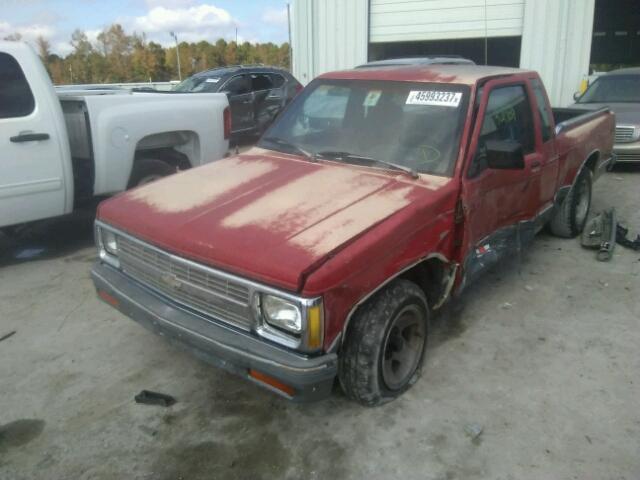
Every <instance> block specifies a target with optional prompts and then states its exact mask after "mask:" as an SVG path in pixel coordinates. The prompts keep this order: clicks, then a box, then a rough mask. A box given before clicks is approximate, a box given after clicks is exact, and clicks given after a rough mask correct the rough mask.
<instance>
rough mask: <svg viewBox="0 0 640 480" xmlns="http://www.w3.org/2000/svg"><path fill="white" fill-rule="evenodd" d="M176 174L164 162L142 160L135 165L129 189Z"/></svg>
mask: <svg viewBox="0 0 640 480" xmlns="http://www.w3.org/2000/svg"><path fill="white" fill-rule="evenodd" d="M172 173H176V169H175V168H174V167H172V166H171V165H169V164H168V163H166V162H163V161H162V160H156V159H154V158H141V159H138V160H136V161H135V163H134V164H133V170H132V171H131V178H130V179H129V185H128V186H127V188H133V187H138V186H140V185H145V184H147V183H151V182H155V181H156V180H158V179H160V178H162V177H166V176H167V175H171V174H172Z"/></svg>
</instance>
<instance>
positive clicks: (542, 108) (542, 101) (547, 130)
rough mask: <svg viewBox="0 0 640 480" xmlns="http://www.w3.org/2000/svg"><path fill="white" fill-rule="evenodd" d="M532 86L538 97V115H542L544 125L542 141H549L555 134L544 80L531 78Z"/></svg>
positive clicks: (541, 120)
mask: <svg viewBox="0 0 640 480" xmlns="http://www.w3.org/2000/svg"><path fill="white" fill-rule="evenodd" d="M531 86H532V87H533V93H534V95H535V97H536V106H537V107H538V115H539V116H540V125H541V126H542V141H543V142H544V143H547V142H548V141H549V140H551V137H552V136H553V131H552V127H551V125H552V123H551V115H550V114H549V110H548V108H547V99H546V97H545V95H544V89H543V87H542V82H540V80H538V79H535V80H531Z"/></svg>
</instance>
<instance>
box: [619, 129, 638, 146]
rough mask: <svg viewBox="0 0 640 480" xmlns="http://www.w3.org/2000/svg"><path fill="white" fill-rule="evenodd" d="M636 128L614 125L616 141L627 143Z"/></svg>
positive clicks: (632, 137) (632, 138)
mask: <svg viewBox="0 0 640 480" xmlns="http://www.w3.org/2000/svg"><path fill="white" fill-rule="evenodd" d="M635 133H636V129H635V128H634V127H616V143H628V142H632V141H633V140H634V137H635Z"/></svg>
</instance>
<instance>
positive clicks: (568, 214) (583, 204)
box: [549, 168, 593, 238]
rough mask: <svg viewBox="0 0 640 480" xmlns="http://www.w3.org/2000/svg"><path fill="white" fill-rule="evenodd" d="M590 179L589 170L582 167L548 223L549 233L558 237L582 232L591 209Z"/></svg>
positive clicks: (591, 176)
mask: <svg viewBox="0 0 640 480" xmlns="http://www.w3.org/2000/svg"><path fill="white" fill-rule="evenodd" d="M592 179H593V174H592V173H591V170H589V169H588V168H583V169H582V171H581V172H580V173H579V174H578V178H576V181H575V184H574V185H573V187H571V190H570V191H569V193H568V194H567V196H566V197H565V199H564V200H563V201H562V203H561V204H560V206H559V207H558V210H557V211H556V213H555V214H554V216H553V218H552V219H551V222H550V223H549V229H550V230H551V233H553V234H554V235H556V236H558V237H563V238H573V237H575V236H576V235H579V234H580V232H582V230H583V229H584V226H585V224H586V223H587V217H588V216H589V210H590V209H591V187H592V182H593V180H592Z"/></svg>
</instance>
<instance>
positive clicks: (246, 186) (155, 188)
mask: <svg viewBox="0 0 640 480" xmlns="http://www.w3.org/2000/svg"><path fill="white" fill-rule="evenodd" d="M449 181H450V179H448V178H443V177H435V176H429V175H421V176H420V178H419V179H416V180H413V179H411V178H409V177H408V176H406V175H397V174H396V173H395V172H393V173H391V172H389V171H382V170H377V169H373V168H366V167H355V166H351V165H346V164H340V163H336V162H318V163H313V162H310V161H308V160H302V159H300V158H299V157H297V156H293V155H286V154H279V153H276V152H272V151H268V150H263V149H258V148H254V149H252V150H251V151H250V152H247V153H246V154H243V155H238V156H235V157H229V158H226V159H223V160H219V161H217V162H214V163H211V164H208V165H205V166H202V167H198V168H194V169H191V170H188V171H186V172H183V173H180V174H177V175H172V176H171V177H168V178H165V179H162V180H159V181H157V182H155V183H152V184H149V185H145V186H142V187H139V188H137V189H134V190H131V191H129V192H126V193H124V194H121V195H119V196H117V197H114V198H113V199H110V200H107V201H105V202H103V203H102V204H101V205H100V208H99V211H98V218H99V220H101V221H103V222H105V223H107V224H110V225H113V226H115V227H117V228H119V229H121V230H123V231H125V232H127V233H129V234H131V235H133V236H135V237H137V238H141V239H143V240H145V241H147V242H149V243H151V244H154V245H156V246H158V247H160V248H162V249H165V250H167V251H170V252H173V253H175V254H178V255H181V256H183V257H186V258H190V259H192V260H194V261H198V262H200V263H204V264H207V265H210V266H212V267H216V268H220V269H223V270H226V271H229V272H232V273H236V274H239V275H243V276H245V277H249V278H253V279H255V280H258V281H263V282H266V283H269V284H272V285H276V286H280V287H282V288H285V289H288V290H292V291H296V290H300V289H301V288H302V286H303V285H302V284H303V281H304V278H305V276H306V275H307V274H308V273H310V272H311V271H312V270H313V269H314V268H316V267H317V266H319V265H320V264H321V263H322V262H323V261H324V260H325V259H326V258H327V257H329V256H331V255H333V254H335V252H336V251H338V250H339V249H340V248H341V247H343V246H344V245H346V244H348V243H350V242H351V241H353V240H354V239H356V238H358V237H359V236H360V235H362V234H363V232H366V231H367V230H369V229H371V228H372V227H374V226H375V225H376V224H378V223H380V222H382V221H384V220H385V219H386V218H388V217H389V216H391V215H394V214H395V213H396V212H398V211H400V210H401V209H403V208H406V207H407V206H409V205H410V204H411V203H412V202H413V201H416V200H418V199H420V200H421V203H422V202H424V201H425V198H424V196H425V195H434V196H436V195H438V191H439V190H441V189H442V187H444V185H446V184H447V183H449Z"/></svg>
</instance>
